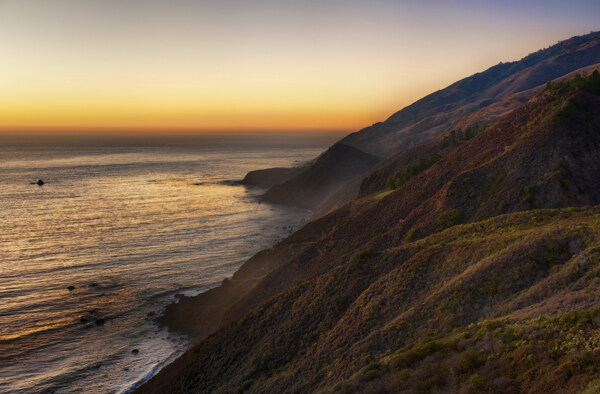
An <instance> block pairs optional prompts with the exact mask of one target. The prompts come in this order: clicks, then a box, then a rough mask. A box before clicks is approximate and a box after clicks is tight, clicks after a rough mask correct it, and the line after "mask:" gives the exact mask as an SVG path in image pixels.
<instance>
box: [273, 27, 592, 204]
mask: <svg viewBox="0 0 600 394" xmlns="http://www.w3.org/2000/svg"><path fill="white" fill-rule="evenodd" d="M597 63H600V32H596V33H590V34H587V35H585V36H580V37H573V38H571V39H569V40H565V41H562V42H559V43H558V44H556V45H554V46H551V47H550V48H547V49H544V50H541V51H538V52H536V53H533V54H531V55H529V56H527V57H525V58H523V59H521V60H519V61H516V62H511V63H500V64H498V65H496V66H494V67H491V68H490V69H488V70H486V71H484V72H481V73H478V74H475V75H473V76H470V77H468V78H465V79H463V80H461V81H458V82H456V83H454V84H452V85H450V86H448V87H447V88H445V89H442V90H440V91H437V92H435V93H433V94H430V95H428V96H426V97H424V98H423V99H421V100H419V101H417V102H415V103H414V104H411V105H409V106H408V107H406V108H404V109H402V110H400V111H398V112H397V113H395V114H394V115H392V116H391V117H390V118H389V119H387V120H386V121H384V122H380V123H377V124H374V125H372V126H370V127H367V128H365V129H363V130H361V131H359V132H356V133H353V134H350V135H349V136H347V137H345V138H344V139H342V140H341V141H340V142H339V143H340V144H344V145H349V146H353V147H355V148H356V149H358V150H360V151H363V152H367V153H369V154H372V155H374V156H376V157H380V158H388V157H390V156H392V155H394V154H396V153H398V152H400V151H403V150H406V149H408V148H410V147H412V146H414V145H415V144H417V143H419V142H420V141H423V140H426V139H428V138H432V137H435V136H440V135H441V134H443V133H445V132H446V131H448V128H449V127H450V126H452V125H453V123H455V122H457V121H458V120H459V119H461V118H463V117H464V116H466V115H467V114H470V113H472V112H474V111H477V110H480V109H482V108H486V107H492V105H493V104H496V105H494V106H493V107H492V111H490V113H491V114H492V115H493V118H494V119H495V118H497V117H498V116H500V115H502V114H506V113H507V112H510V111H511V110H512V109H514V108H515V107H516V106H518V105H520V104H522V102H524V101H527V100H528V99H529V98H531V97H532V96H533V95H534V94H535V93H536V91H531V92H528V93H524V92H525V91H527V90H530V89H532V88H535V87H538V86H540V85H543V84H545V83H546V82H548V81H551V80H553V79H555V78H558V77H561V76H563V75H565V74H568V73H570V72H572V71H575V70H578V69H580V68H583V67H587V66H590V65H593V64H597ZM520 92H523V94H522V95H521V96H519V93H520ZM500 103H501V104H500ZM487 121H489V120H487ZM328 155H329V152H326V153H325V154H324V155H323V158H324V159H325V160H327V156H328ZM333 160H334V159H333V158H332V159H331V161H333ZM345 166H347V165H346V164H345V163H344V162H338V164H337V167H338V168H344V167H345ZM373 166H374V165H373ZM327 171H328V170H327V169H326V168H325V169H323V168H321V169H319V170H318V173H319V176H320V177H321V178H322V179H334V178H335V179H339V178H340V177H339V175H338V176H328V175H327ZM361 176H362V174H359V175H356V174H355V176H354V177H353V176H352V174H351V173H348V174H346V175H345V176H344V177H343V178H344V179H348V182H354V184H355V185H357V184H359V183H360V182H357V180H356V178H357V177H361ZM311 180H312V178H311V177H302V178H300V177H299V178H298V179H294V180H292V181H290V182H288V183H286V184H285V185H283V186H279V187H277V190H276V191H274V192H273V193H269V194H268V199H269V200H270V201H274V202H283V203H289V202H290V201H289V198H288V197H289V196H295V195H298V194H301V195H302V196H303V198H305V201H306V202H304V205H303V206H305V207H309V208H311V209H313V210H317V211H318V212H319V213H320V214H323V213H326V212H327V211H328V209H329V208H331V207H336V206H339V204H338V203H337V202H336V201H334V200H332V194H331V193H330V191H331V190H332V189H340V188H343V187H344V186H343V185H340V184H339V183H336V185H335V186H334V185H328V184H327V183H326V182H321V183H319V184H314V183H311V182H310V181H311ZM306 181H309V182H306ZM350 189H351V188H350ZM344 190H345V195H352V196H353V197H354V196H356V191H357V189H352V190H347V189H344ZM280 197H281V199H280ZM342 200H343V201H347V199H342Z"/></svg>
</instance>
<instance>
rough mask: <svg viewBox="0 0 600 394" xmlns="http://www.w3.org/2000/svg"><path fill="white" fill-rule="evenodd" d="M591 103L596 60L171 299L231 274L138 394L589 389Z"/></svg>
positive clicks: (598, 345)
mask: <svg viewBox="0 0 600 394" xmlns="http://www.w3.org/2000/svg"><path fill="white" fill-rule="evenodd" d="M577 42H579V41H577ZM565 45H566V44H565ZM599 109H600V75H599V73H598V71H595V72H593V73H591V74H589V75H584V76H582V75H575V76H572V77H571V78H570V79H567V80H564V81H558V82H552V83H549V84H547V85H545V86H544V88H542V89H540V91H537V94H536V95H535V96H533V97H532V98H530V99H529V100H528V101H527V102H526V103H524V104H522V105H520V106H519V107H517V108H516V109H514V110H512V111H509V112H508V113H506V114H504V115H503V116H501V117H499V118H498V119H497V120H495V121H493V122H492V123H491V124H489V125H486V126H484V127H482V129H481V130H478V131H477V133H475V135H471V134H469V138H466V137H465V134H464V130H463V136H462V137H461V138H458V137H457V136H458V135H459V133H455V134H454V137H453V138H449V137H450V136H452V134H451V133H450V132H451V131H455V132H456V130H449V134H447V135H445V136H444V135H436V136H434V137H433V138H431V139H430V140H429V142H428V143H427V144H428V145H423V146H421V147H419V146H416V147H415V148H414V149H413V150H412V151H410V152H412V153H411V154H413V156H412V157H411V158H407V159H406V161H405V162H404V163H403V164H401V166H405V165H410V164H412V163H414V162H415V161H417V160H418V159H419V157H423V155H425V154H428V153H429V152H430V151H432V150H433V149H439V151H440V152H442V153H443V154H442V155H440V158H439V159H438V160H436V161H435V162H434V163H433V164H431V165H430V166H429V167H427V168H419V171H417V172H416V173H411V175H410V177H409V178H408V179H407V180H405V182H404V183H402V184H398V185H395V186H394V187H395V189H393V190H386V191H384V190H382V189H381V181H378V182H379V183H378V185H379V186H377V187H376V188H375V189H374V192H373V193H367V192H366V191H365V194H364V195H363V196H362V197H361V198H359V199H355V200H353V201H352V202H349V203H347V204H345V205H343V206H341V207H340V208H338V209H336V210H333V211H331V212H330V213H328V214H325V215H323V216H322V217H320V218H316V219H315V220H313V221H311V222H310V223H308V224H307V225H305V226H304V227H303V228H302V229H300V230H299V231H298V232H297V233H295V234H293V235H292V236H290V237H289V238H288V239H286V240H284V241H283V242H282V243H280V244H278V245H275V246H274V247H273V248H271V249H269V250H266V251H263V252H261V253H259V254H258V255H256V256H255V257H253V258H252V259H251V260H250V261H249V262H247V263H246V264H244V266H242V268H241V269H240V270H239V271H238V272H237V273H236V274H235V275H234V277H233V278H231V279H230V280H228V281H227V283H224V285H223V286H221V288H218V289H214V290H213V291H212V292H213V293H214V297H213V298H211V297H212V296H211V295H204V296H202V295H201V296H200V297H199V298H196V299H195V300H192V299H185V298H184V299H183V300H182V301H181V302H180V304H182V305H185V308H184V309H183V311H179V312H178V311H177V308H178V307H177V306H174V307H173V311H174V314H175V315H177V314H179V316H180V318H181V319H182V320H185V319H186V318H187V319H191V320H194V321H193V322H192V323H193V324H192V326H193V325H194V324H196V325H198V324H199V325H202V324H204V322H203V319H202V316H198V311H197V310H196V303H195V302H194V301H197V300H204V301H207V302H206V303H207V304H210V302H211V300H212V301H214V299H219V298H221V295H220V294H219V292H221V291H233V290H227V289H238V291H237V293H235V296H232V297H231V299H229V300H228V302H229V303H228V302H224V303H221V304H220V305H219V308H221V309H225V310H220V311H219V313H218V314H217V316H216V317H215V316H213V317H212V319H214V320H212V323H211V324H212V326H211V330H207V331H206V332H204V333H203V335H201V336H200V338H199V339H202V338H204V339H203V340H202V341H201V342H199V343H198V344H197V345H196V346H194V347H193V348H192V349H190V350H189V351H188V352H186V354H184V355H183V356H182V357H181V358H179V359H178V360H176V361H175V362H174V363H173V364H171V365H169V366H167V367H166V368H165V369H163V370H162V371H161V372H160V373H159V374H158V375H157V376H155V377H154V378H152V379H151V380H150V381H149V382H148V383H146V384H145V385H144V386H142V387H141V388H140V389H139V392H191V391H194V392H196V391H199V392H246V391H248V392H274V393H277V392H282V391H283V390H286V391H294V392H356V391H363V392H399V391H402V392H439V391H443V392H498V391H501V392H523V391H528V392H545V391H546V390H548V388H553V389H555V388H556V387H560V388H562V389H563V391H565V392H577V391H579V390H582V389H590V390H594V389H597V388H600V384H598V382H599V381H600V364H599V363H598V361H597V360H600V340H599V339H597V338H600V309H599V308H597V306H598V305H600V290H599V289H600V287H598V286H597V285H598V283H599V280H598V277H600V271H599V268H598V267H600V266H599V265H598V263H599V262H600V257H599V256H600V254H599V252H598V251H600V212H599V211H598V209H599V208H598V204H600V182H599V181H600V153H599V152H600V149H599V148H600V110H599ZM444 137H447V138H444ZM336 149H337V148H336ZM419 149H421V150H419ZM352 152H353V153H356V152H355V151H352ZM407 152H408V151H407ZM400 169H401V168H396V170H400ZM382 179H383V178H382ZM219 289H221V290H219ZM213 312H214V311H213ZM200 315H201V313H200ZM208 316H209V318H210V314H209V315H208ZM204 317H206V316H204ZM187 329H189V330H193V327H188V328H187ZM207 365H210V367H209V368H207V367H206V366H207Z"/></svg>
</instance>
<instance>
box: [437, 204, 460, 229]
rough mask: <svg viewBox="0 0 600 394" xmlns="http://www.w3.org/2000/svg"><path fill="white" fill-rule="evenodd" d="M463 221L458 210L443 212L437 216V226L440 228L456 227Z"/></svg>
mask: <svg viewBox="0 0 600 394" xmlns="http://www.w3.org/2000/svg"><path fill="white" fill-rule="evenodd" d="M462 221H463V214H462V212H460V211H459V210H458V209H450V210H448V211H444V212H442V213H441V214H440V216H438V218H437V224H438V225H439V226H441V227H442V228H448V227H452V226H456V225H457V224H460V223H461V222H462Z"/></svg>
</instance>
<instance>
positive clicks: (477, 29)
mask: <svg viewBox="0 0 600 394" xmlns="http://www.w3.org/2000/svg"><path fill="white" fill-rule="evenodd" d="M596 30H600V1H598V0H568V1H566V0H565V1H556V0H535V1H528V0H521V1H513V0H505V1H488V0H477V1H460V0H458V1H442V0H439V1H434V0H421V1H416V0H415V1H392V0H320V1H316V0H238V1H232V0H213V1H203V0H164V1H159V0H95V1H94V0H0V131H10V132H14V131H73V130H74V131H82V132H85V131H92V130H95V131H99V130H131V131H142V132H143V131H145V132H150V131H211V132H214V131H282V132H283V131H313V130H314V131H320V130H344V131H354V130H358V129H360V128H362V127H366V126H368V125H370V124H372V123H375V122H377V121H382V120H385V119H386V118H387V117H389V116H390V115H391V114H392V113H394V112H396V111H397V110H399V109H401V108H403V107H404V106H406V105H409V104H410V103H412V102H414V101H416V100H418V99H419V98H421V97H423V96H425V95H427V94H429V93H431V92H434V91H436V90H439V89H441V88H444V87H445V86H447V85H449V84H451V83H453V82H455V81H457V80H459V79H461V78H464V77H467V76H469V75H471V74H473V73H475V72H479V71H483V70H485V69H487V68H488V67H491V66H493V65H495V64H497V63H499V62H501V61H503V62H506V61H513V60H518V59H520V58H522V57H524V56H526V55H527V54H529V53H531V52H535V51H536V50H538V49H541V48H545V47H548V46H550V45H553V44H555V43H556V42H558V41H560V40H563V39H567V38H569V37H571V36H574V35H581V34H586V33H589V32H590V31H596Z"/></svg>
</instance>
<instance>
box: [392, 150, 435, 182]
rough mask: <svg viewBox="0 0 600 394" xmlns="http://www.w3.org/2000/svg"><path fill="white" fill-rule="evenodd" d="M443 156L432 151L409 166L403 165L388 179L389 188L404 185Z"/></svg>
mask: <svg viewBox="0 0 600 394" xmlns="http://www.w3.org/2000/svg"><path fill="white" fill-rule="evenodd" d="M441 158H442V156H440V155H438V154H437V153H432V154H430V155H427V156H425V157H421V158H419V159H417V160H416V161H415V162H413V163H411V164H409V165H407V166H404V167H401V168H400V169H398V170H397V171H396V172H394V175H392V176H391V177H390V179H388V181H387V187H388V189H396V188H398V187H400V186H402V185H404V184H405V183H406V182H408V181H409V180H411V179H412V178H414V177H415V176H417V175H419V174H420V173H422V172H423V171H425V170H426V169H428V168H429V167H431V166H432V165H434V164H435V163H437V162H438V161H439V160H440V159H441Z"/></svg>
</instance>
